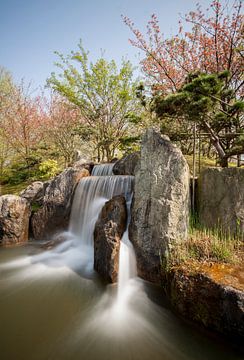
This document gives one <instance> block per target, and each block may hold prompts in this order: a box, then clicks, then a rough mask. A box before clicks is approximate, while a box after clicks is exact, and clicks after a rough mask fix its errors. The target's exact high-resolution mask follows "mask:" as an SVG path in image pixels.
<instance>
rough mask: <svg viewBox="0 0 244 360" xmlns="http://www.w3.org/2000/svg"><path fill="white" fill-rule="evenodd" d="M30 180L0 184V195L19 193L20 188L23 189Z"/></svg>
mask: <svg viewBox="0 0 244 360" xmlns="http://www.w3.org/2000/svg"><path fill="white" fill-rule="evenodd" d="M31 182H32V181H30V180H29V181H24V182H21V183H20V184H9V183H8V184H4V185H0V195H6V194H13V195H19V194H20V192H21V191H22V190H24V189H25V188H26V187H27V186H28V185H30V184H31Z"/></svg>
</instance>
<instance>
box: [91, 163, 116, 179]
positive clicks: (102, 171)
mask: <svg viewBox="0 0 244 360" xmlns="http://www.w3.org/2000/svg"><path fill="white" fill-rule="evenodd" d="M113 167H114V164H100V165H95V166H94V168H93V169H92V173H91V175H92V176H108V175H113Z"/></svg>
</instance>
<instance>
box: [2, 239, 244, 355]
mask: <svg viewBox="0 0 244 360" xmlns="http://www.w3.org/2000/svg"><path fill="white" fill-rule="evenodd" d="M68 235H69V234H67V238H69V236H68ZM74 243H75V242H74V241H72V239H71V238H69V239H68V240H67V241H66V242H65V243H63V244H62V245H60V246H59V247H57V248H56V249H53V250H51V251H41V250H40V249H37V248H36V247H33V246H31V245H28V246H25V247H18V248H12V249H11V248H9V249H1V252H0V319H1V320H0V346H1V356H0V357H1V360H12V359H13V360H15V359H16V360H22V359H23V360H39V359H40V360H44V359H45V360H46V359H54V360H56V359H57V360H58V359H59V360H62V359H64V360H66V359H67V360H78V359H86V360H96V359H99V360H110V359H111V360H127V359H128V360H129V359H130V360H149V359H150V360H183V359H184V360H191V359H192V360H216V359H221V360H227V359H228V360H240V359H241V357H239V356H238V355H236V354H235V353H234V352H233V351H232V350H230V349H228V348H226V347H225V346H224V344H222V343H221V342H220V341H218V340H216V339H213V338H210V337H209V336H207V335H205V334H201V333H200V332H199V331H197V330H196V329H193V328H192V327H190V326H188V325H186V324H185V323H184V322H182V321H181V320H180V319H179V318H177V317H176V316H175V315H174V314H173V313H172V312H171V311H170V309H169V308H168V307H167V306H165V304H164V303H163V299H162V295H161V291H159V290H158V289H156V288H154V287H152V286H149V285H148V284H146V283H144V282H143V281H142V280H141V279H138V278H132V279H130V280H129V281H127V284H126V285H125V286H124V289H123V297H122V298H121V296H118V291H117V290H118V289H117V287H116V286H111V285H110V286H105V285H104V284H102V283H101V282H100V281H99V279H98V278H97V276H96V274H95V273H93V272H92V270H91V268H89V262H86V259H83V263H86V267H85V268H84V266H82V265H81V264H82V262H81V259H82V257H84V256H85V255H84V254H89V251H90V252H92V251H93V249H92V248H89V247H87V248H82V247H79V248H77V247H76V246H73V244H74ZM87 256H88V257H89V255H87Z"/></svg>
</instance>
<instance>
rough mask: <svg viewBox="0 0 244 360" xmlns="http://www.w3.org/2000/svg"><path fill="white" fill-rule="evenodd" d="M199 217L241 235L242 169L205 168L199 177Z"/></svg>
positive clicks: (243, 214)
mask: <svg viewBox="0 0 244 360" xmlns="http://www.w3.org/2000/svg"><path fill="white" fill-rule="evenodd" d="M198 204H199V221H200V223H201V224H202V225H203V226H205V227H207V228H215V229H219V230H220V231H221V232H223V231H225V232H227V233H228V234H229V233H230V234H237V235H239V236H242V238H244V169H242V168H229V169H227V168H225V169H221V168H209V169H205V170H204V171H203V172H202V173H201V175H200V177H199V190H198Z"/></svg>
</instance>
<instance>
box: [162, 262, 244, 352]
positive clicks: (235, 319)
mask: <svg viewBox="0 0 244 360" xmlns="http://www.w3.org/2000/svg"><path fill="white" fill-rule="evenodd" d="M211 265H212V264H211ZM199 268H200V269H201V267H198V268H197V270H194V269H192V267H191V266H189V268H188V269H187V267H186V266H185V267H184V269H183V268H182V269H180V268H179V269H172V270H171V273H170V274H169V280H170V281H169V284H168V285H169V289H168V291H169V296H170V299H171V303H172V305H173V307H174V308H175V309H176V310H177V311H178V312H179V313H180V314H181V315H182V316H184V317H185V318H187V319H188V320H193V321H195V322H198V323H200V324H201V325H204V326H205V327H206V328H208V329H210V330H216V331H218V332H220V333H223V334H225V335H227V336H228V338H229V339H232V340H234V341H237V342H239V341H241V344H242V345H243V338H244V288H243V281H242V279H243V269H240V270H239V271H238V270H237V269H234V268H233V270H234V271H233V273H232V274H231V272H230V271H227V270H226V269H225V268H224V266H223V265H218V264H216V265H212V266H211V267H209V269H208V270H207V271H206V270H199ZM222 272H223V274H222ZM215 273H216V275H215ZM235 273H236V275H235ZM238 277H239V279H238ZM228 282H229V283H231V285H229V284H228Z"/></svg>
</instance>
